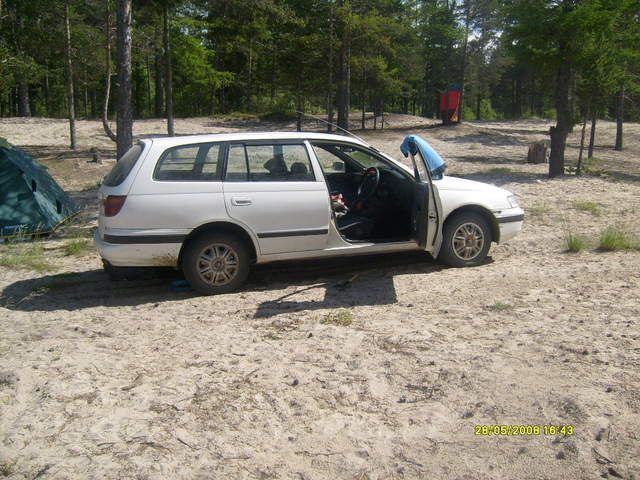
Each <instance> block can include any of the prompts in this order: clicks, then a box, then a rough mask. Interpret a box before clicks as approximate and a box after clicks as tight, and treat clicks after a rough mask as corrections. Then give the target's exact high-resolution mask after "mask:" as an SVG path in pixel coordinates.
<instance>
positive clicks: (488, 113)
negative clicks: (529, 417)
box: [480, 98, 500, 120]
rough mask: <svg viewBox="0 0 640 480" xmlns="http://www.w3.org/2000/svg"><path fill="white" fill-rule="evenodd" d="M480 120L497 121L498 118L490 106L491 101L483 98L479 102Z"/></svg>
mask: <svg viewBox="0 0 640 480" xmlns="http://www.w3.org/2000/svg"><path fill="white" fill-rule="evenodd" d="M480 118H481V119H482V120H497V119H498V118H500V116H499V115H498V113H497V112H496V111H495V110H494V109H493V107H492V106H491V100H489V99H488V98H483V99H482V100H481V101H480Z"/></svg>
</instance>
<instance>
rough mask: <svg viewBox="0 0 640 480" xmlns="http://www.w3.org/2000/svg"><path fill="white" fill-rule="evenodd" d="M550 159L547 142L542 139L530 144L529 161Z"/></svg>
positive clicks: (542, 161) (539, 161)
mask: <svg viewBox="0 0 640 480" xmlns="http://www.w3.org/2000/svg"><path fill="white" fill-rule="evenodd" d="M548 161H549V155H548V146H547V142H545V141H544V140H541V141H539V142H533V143H532V144H530V145H529V152H528V153H527V163H547V162H548Z"/></svg>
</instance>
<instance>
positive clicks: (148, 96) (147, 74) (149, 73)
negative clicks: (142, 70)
mask: <svg viewBox="0 0 640 480" xmlns="http://www.w3.org/2000/svg"><path fill="white" fill-rule="evenodd" d="M146 64H147V65H146V67H147V71H146V77H147V81H146V84H147V108H146V112H145V115H149V116H151V61H150V60H149V54H148V53H147V58H146Z"/></svg>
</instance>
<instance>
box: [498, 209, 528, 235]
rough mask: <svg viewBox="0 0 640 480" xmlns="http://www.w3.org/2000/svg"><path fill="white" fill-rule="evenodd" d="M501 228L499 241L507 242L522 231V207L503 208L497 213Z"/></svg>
mask: <svg viewBox="0 0 640 480" xmlns="http://www.w3.org/2000/svg"><path fill="white" fill-rule="evenodd" d="M495 217H496V221H497V222H498V228H499V229H500V241H499V243H505V242H507V241H509V240H511V239H512V238H513V237H515V236H516V235H518V233H520V230H522V224H523V223H524V210H522V208H520V207H516V208H510V209H509V210H503V211H501V212H500V213H499V214H497V213H496V215H495Z"/></svg>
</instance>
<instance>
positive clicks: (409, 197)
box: [312, 142, 414, 242]
mask: <svg viewBox="0 0 640 480" xmlns="http://www.w3.org/2000/svg"><path fill="white" fill-rule="evenodd" d="M312 145H313V147H314V149H315V152H316V156H317V157H318V160H319V162H320V165H321V167H322V169H323V172H324V175H325V178H326V182H327V185H328V187H329V193H330V195H331V205H332V209H333V217H334V219H335V222H336V226H337V228H338V231H339V232H340V234H341V235H342V236H343V238H344V239H345V240H348V241H350V242H358V241H374V242H394V241H406V240H409V239H410V238H411V236H412V228H411V225H412V220H411V217H412V211H413V197H414V181H413V179H412V178H410V177H409V176H407V175H405V174H404V173H402V172H400V171H398V169H397V168H394V167H392V166H391V165H389V164H388V163H386V162H385V161H384V160H383V159H382V158H380V157H378V156H376V155H374V154H373V152H369V151H368V150H365V149H360V148H358V147H354V146H352V145H345V144H339V143H326V142H312Z"/></svg>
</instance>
